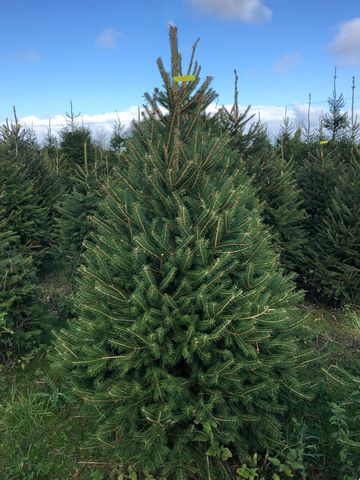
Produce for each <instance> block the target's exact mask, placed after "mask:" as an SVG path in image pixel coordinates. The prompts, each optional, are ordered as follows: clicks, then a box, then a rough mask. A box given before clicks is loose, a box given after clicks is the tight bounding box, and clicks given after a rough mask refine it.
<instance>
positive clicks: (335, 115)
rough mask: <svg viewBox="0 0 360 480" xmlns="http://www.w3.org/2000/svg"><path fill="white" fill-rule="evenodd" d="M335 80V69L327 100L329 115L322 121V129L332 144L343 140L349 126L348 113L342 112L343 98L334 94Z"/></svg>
mask: <svg viewBox="0 0 360 480" xmlns="http://www.w3.org/2000/svg"><path fill="white" fill-rule="evenodd" d="M336 78H337V77H336V68H335V75H334V90H333V96H332V97H330V98H329V99H328V104H329V113H326V114H325V115H324V116H323V119H322V125H323V128H324V129H325V130H327V131H328V132H329V134H330V138H331V140H332V141H333V142H335V141H336V140H340V139H341V138H343V137H344V136H345V135H346V134H347V133H348V129H349V126H350V122H349V115H348V113H347V112H343V111H342V110H343V108H344V107H345V100H344V96H343V94H342V93H341V94H340V95H338V94H337V92H336Z"/></svg>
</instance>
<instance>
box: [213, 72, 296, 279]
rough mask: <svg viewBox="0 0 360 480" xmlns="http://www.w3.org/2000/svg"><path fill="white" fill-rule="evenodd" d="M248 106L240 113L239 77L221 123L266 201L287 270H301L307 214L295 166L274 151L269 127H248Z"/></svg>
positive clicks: (266, 215) (265, 217)
mask: <svg viewBox="0 0 360 480" xmlns="http://www.w3.org/2000/svg"><path fill="white" fill-rule="evenodd" d="M235 74H236V72H235ZM249 108H250V107H248V109H246V111H245V112H244V113H242V114H240V113H239V107H238V91H237V76H236V77H235V101H234V105H233V108H232V110H231V111H230V112H228V111H227V110H226V109H225V108H223V109H221V110H220V114H219V120H218V121H219V123H218V124H219V126H220V128H221V129H222V130H223V131H224V132H227V133H229V135H230V145H231V147H232V148H233V149H234V150H235V151H236V152H238V153H239V154H240V155H241V158H242V159H243V162H244V168H245V170H246V172H247V173H248V175H249V176H250V177H251V179H252V182H253V185H254V187H255V188H256V191H257V195H258V198H259V200H260V201H261V203H262V204H263V211H262V216H263V220H264V222H265V224H266V225H267V226H268V227H269V229H270V230H271V232H272V234H273V237H274V241H275V243H276V245H278V247H279V249H280V253H281V261H282V264H283V265H284V266H285V267H286V268H287V269H288V270H299V265H300V264H301V263H302V249H303V246H304V241H305V232H304V229H303V221H304V218H305V215H304V211H303V209H302V201H301V196H300V192H299V189H298V187H297V184H296V172H295V167H294V164H293V162H292V161H291V160H290V159H288V160H286V159H285V157H284V150H283V149H282V150H281V154H278V153H277V152H276V150H274V148H273V147H272V145H271V144H270V141H269V138H268V136H267V133H266V129H265V128H264V126H262V125H261V124H260V123H259V122H258V123H255V124H253V125H250V126H248V130H245V127H246V126H247V125H248V122H249V121H251V119H252V116H250V117H248V111H249ZM287 130H288V127H287ZM287 130H286V131H283V132H282V134H283V137H284V138H286V139H288V136H289V135H290V134H289V133H288V132H287ZM239 164H240V160H239Z"/></svg>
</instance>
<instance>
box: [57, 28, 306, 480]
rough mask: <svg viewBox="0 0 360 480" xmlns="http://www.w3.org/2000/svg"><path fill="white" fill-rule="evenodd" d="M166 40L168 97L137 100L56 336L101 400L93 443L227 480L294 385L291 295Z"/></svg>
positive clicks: (127, 458) (167, 469)
mask: <svg viewBox="0 0 360 480" xmlns="http://www.w3.org/2000/svg"><path fill="white" fill-rule="evenodd" d="M170 39H171V49H172V69H171V73H168V72H166V71H165V69H164V67H163V64H162V62H161V60H159V61H158V65H159V69H160V72H161V75H162V79H163V82H164V91H162V92H159V91H156V90H155V97H150V95H147V96H146V98H148V99H149V103H150V105H148V106H147V111H148V115H149V117H148V118H149V122H148V123H147V125H148V127H149V128H148V130H147V137H145V135H144V130H142V131H141V132H139V134H135V135H134V136H133V138H132V140H131V141H130V142H129V146H128V148H129V151H128V153H127V155H126V158H127V162H128V171H127V174H126V175H122V174H120V175H119V177H118V178H117V180H116V182H114V184H113V185H112V186H111V187H108V188H107V198H106V200H105V201H104V202H103V204H102V207H101V211H100V212H99V214H98V215H96V216H95V219H94V222H95V224H96V228H97V231H96V233H95V234H94V237H93V241H92V242H91V243H90V242H88V243H87V250H86V253H85V261H86V263H85V265H84V267H82V275H81V278H80V280H79V293H78V296H77V308H78V311H79V319H78V320H76V321H73V322H71V324H70V325H69V328H68V329H67V330H65V331H63V332H61V333H60V334H59V335H58V338H57V342H56V350H57V352H58V357H57V362H58V364H59V366H60V367H61V368H62V369H63V370H64V371H65V372H66V377H67V378H68V379H69V381H70V382H71V385H72V388H73V391H74V393H75V394H76V395H78V396H79V397H80V398H82V399H84V400H85V401H86V402H89V403H90V404H91V403H92V402H94V405H96V415H97V416H98V425H99V431H98V434H99V436H100V438H102V439H103V441H105V442H106V443H107V444H109V445H111V446H112V447H113V452H114V454H115V455H116V456H117V458H118V459H119V460H120V461H121V462H123V463H124V464H125V465H129V464H131V465H133V466H134V467H135V469H136V470H137V471H138V472H139V475H140V476H141V475H142V474H144V472H145V471H150V472H151V473H153V474H155V475H156V476H160V475H164V476H165V477H167V478H169V479H170V478H171V479H195V478H199V479H200V478H204V479H205V478H206V479H208V478H227V470H226V465H225V464H224V462H225V460H226V459H227V458H229V457H230V456H231V455H233V456H236V455H238V456H239V457H240V458H242V459H246V458H247V456H248V455H249V453H250V452H251V451H254V450H258V449H261V450H264V449H267V448H268V447H270V446H272V447H274V446H275V445H276V444H277V442H278V441H279V438H280V437H281V433H280V431H281V426H280V421H279V420H280V414H281V412H283V411H284V408H285V406H284V404H283V400H282V395H283V393H284V392H285V391H286V390H287V389H290V390H291V391H293V392H294V391H297V390H298V388H299V382H298V379H297V374H296V372H295V368H294V367H295V366H298V360H299V358H300V357H301V355H300V354H299V352H298V351H297V346H296V344H297V341H296V333H295V332H296V330H297V320H296V317H297V313H296V308H295V307H294V305H295V303H296V302H297V301H298V300H299V298H300V296H299V294H297V293H295V291H294V285H293V282H292V281H291V279H289V278H285V277H284V276H283V274H282V271H281V270H280V267H279V262H278V257H277V255H276V254H275V253H274V252H273V250H272V248H271V247H270V244H269V238H268V234H267V233H266V230H265V229H264V227H263V225H262V223H261V220H260V215H259V211H258V207H257V202H256V199H255V196H254V192H253V189H252V187H251V185H250V183H249V181H248V179H247V177H246V175H244V173H243V172H242V171H241V169H239V168H237V155H236V154H233V153H232V152H231V150H230V149H229V146H228V139H227V137H226V136H222V137H220V138H216V137H210V136H209V135H208V132H205V134H204V133H203V131H202V128H201V125H202V122H201V121H200V122H198V120H199V119H200V117H201V115H202V114H203V112H204V108H205V107H206V106H207V104H208V102H209V101H211V99H212V98H213V91H212V90H210V89H209V84H210V80H211V79H210V78H209V77H208V78H207V79H206V80H205V82H204V83H203V84H202V85H199V79H198V78H197V80H196V82H194V83H195V85H194V84H192V83H183V84H181V85H178V84H177V83H176V82H175V81H173V78H172V77H174V76H177V75H181V74H182V73H183V71H182V66H181V65H182V64H181V57H180V55H179V53H178V49H177V31H176V28H175V27H171V28H170ZM193 55H194V51H193ZM192 62H193V56H192V58H191V61H190V67H189V68H188V70H187V72H188V73H194V74H195V75H196V77H198V75H199V73H200V67H199V66H198V64H197V63H195V65H194V67H192ZM196 86H197V89H196ZM160 106H166V109H167V113H166V114H165V113H163V112H162V111H161V109H160V108H159V107H160ZM155 119H158V120H159V122H158V123H157V124H156V128H155V121H153V120H155ZM152 127H153V128H152ZM154 128H155V130H154ZM141 478H142V477H141Z"/></svg>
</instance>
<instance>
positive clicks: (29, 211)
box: [0, 146, 48, 261]
mask: <svg viewBox="0 0 360 480" xmlns="http://www.w3.org/2000/svg"><path fill="white" fill-rule="evenodd" d="M16 160H17V158H16V156H15V154H14V152H13V151H12V150H10V149H9V148H8V147H7V146H6V147H4V146H2V147H0V206H1V209H2V212H3V213H2V215H3V216H4V218H7V225H8V227H9V228H10V229H11V231H12V232H14V233H15V235H17V236H18V237H19V239H20V243H21V246H22V249H23V250H24V251H25V250H27V251H28V252H27V254H31V255H33V256H35V257H36V258H37V257H39V261H40V259H41V257H42V255H43V253H44V246H45V245H46V244H47V243H48V216H47V210H46V208H44V207H43V206H42V205H41V203H40V200H39V198H37V196H36V195H35V193H34V188H33V184H32V182H31V180H30V179H29V177H28V175H27V174H26V168H25V167H24V165H23V164H21V163H20V164H18V163H17V162H16Z"/></svg>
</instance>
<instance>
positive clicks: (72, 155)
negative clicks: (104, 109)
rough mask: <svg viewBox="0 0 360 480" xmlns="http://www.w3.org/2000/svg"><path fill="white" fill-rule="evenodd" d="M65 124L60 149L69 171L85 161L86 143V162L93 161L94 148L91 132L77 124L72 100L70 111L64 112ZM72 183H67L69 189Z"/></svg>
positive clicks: (61, 133) (77, 115)
mask: <svg viewBox="0 0 360 480" xmlns="http://www.w3.org/2000/svg"><path fill="white" fill-rule="evenodd" d="M66 116H67V123H66V126H65V127H63V128H62V129H61V130H60V151H61V153H62V154H63V155H64V156H65V159H66V162H67V165H68V167H69V171H70V173H73V172H74V171H75V170H76V165H80V166H83V165H84V163H85V158H84V155H85V153H84V152H85V149H84V145H86V152H87V162H88V164H89V165H90V164H92V163H93V162H94V148H93V141H92V138H91V132H90V130H89V129H88V128H86V127H84V126H83V125H79V122H78V117H79V116H80V113H78V114H75V113H74V110H73V105H72V102H70V112H66ZM71 187H72V185H68V188H69V189H70V190H71Z"/></svg>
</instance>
